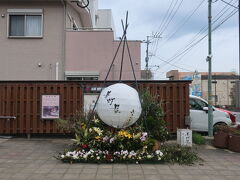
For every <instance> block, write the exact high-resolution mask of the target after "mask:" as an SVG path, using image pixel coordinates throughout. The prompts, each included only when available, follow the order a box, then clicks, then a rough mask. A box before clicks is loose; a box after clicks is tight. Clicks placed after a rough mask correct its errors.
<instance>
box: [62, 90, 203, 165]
mask: <svg viewBox="0 0 240 180" xmlns="http://www.w3.org/2000/svg"><path fill="white" fill-rule="evenodd" d="M142 99H143V103H142V108H143V110H142V111H143V112H142V116H141V118H140V119H139V120H138V122H137V123H135V124H134V125H132V126H131V127H127V128H125V129H115V128H112V127H109V126H108V125H106V124H104V123H103V122H102V121H100V120H99V119H98V118H95V117H94V118H90V117H87V118H86V117H85V116H84V114H83V113H77V114H76V115H75V116H74V117H72V118H70V119H68V120H58V121H57V123H58V126H59V128H60V129H61V130H63V131H65V132H67V133H74V134H75V139H73V144H72V145H71V147H69V148H68V149H66V150H65V151H64V152H63V153H60V154H59V155H58V156H57V159H59V160H62V161H63V162H69V163H76V162H87V163H162V162H170V163H174V162H177V163H179V164H192V163H194V162H195V161H197V160H198V159H199V158H198V157H197V155H196V153H194V152H192V151H191V148H187V147H186V148H184V147H180V146H178V145H176V146H167V145H163V143H164V142H165V141H166V140H167V139H168V136H169V134H168V131H167V127H166V122H165V121H164V119H163V116H164V113H163V111H162V108H161V106H160V104H158V103H157V102H156V101H154V99H153V98H151V96H150V94H149V93H144V94H143V96H142ZM86 119H90V121H86ZM162 145H163V146H162Z"/></svg>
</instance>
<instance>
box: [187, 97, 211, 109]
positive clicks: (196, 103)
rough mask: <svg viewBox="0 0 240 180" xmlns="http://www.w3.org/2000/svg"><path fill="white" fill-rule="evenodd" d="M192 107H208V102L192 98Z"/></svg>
mask: <svg viewBox="0 0 240 180" xmlns="http://www.w3.org/2000/svg"><path fill="white" fill-rule="evenodd" d="M189 104H190V108H191V109H193V110H203V107H208V105H207V103H205V102H203V101H201V100H198V99H190V102H189Z"/></svg>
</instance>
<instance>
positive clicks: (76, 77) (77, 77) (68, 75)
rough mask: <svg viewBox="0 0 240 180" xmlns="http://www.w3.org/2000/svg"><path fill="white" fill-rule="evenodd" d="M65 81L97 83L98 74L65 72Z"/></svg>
mask: <svg viewBox="0 0 240 180" xmlns="http://www.w3.org/2000/svg"><path fill="white" fill-rule="evenodd" d="M65 79H66V80H69V81H82V80H85V81H88V80H95V81H97V80H98V79H99V72H83V71H66V72H65Z"/></svg>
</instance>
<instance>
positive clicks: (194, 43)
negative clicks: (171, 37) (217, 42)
mask: <svg viewBox="0 0 240 180" xmlns="http://www.w3.org/2000/svg"><path fill="white" fill-rule="evenodd" d="M224 8H225V7H224ZM224 8H223V9H224ZM228 10H229V9H227V10H226V11H225V12H223V13H222V14H221V15H220V17H218V18H217V19H216V20H214V22H213V23H212V24H214V23H216V22H217V20H219V19H220V18H221V17H222V16H223V15H224V14H225V13H226V12H227V11H228ZM233 11H234V10H233ZM221 12H222V11H220V12H219V13H218V15H219V14H220V13H221ZM230 14H231V13H230ZM205 31H207V27H203V28H202V29H201V30H200V31H199V32H198V33H197V34H196V35H195V36H194V37H193V38H192V40H190V42H189V43H188V44H187V45H185V46H184V48H181V49H180V50H178V51H177V52H176V53H175V55H173V56H172V57H171V58H169V60H168V61H169V62H171V61H173V60H174V59H176V58H178V57H179V56H181V55H182V54H184V53H185V52H186V51H188V50H189V49H191V48H192V47H193V46H195V45H196V44H198V43H199V42H200V41H202V40H203V39H204V38H205V37H206V36H207V35H205V36H203V37H202V38H200V39H199V40H198V41H196V40H197V39H198V38H199V36H200V35H201V34H202V33H203V32H205Z"/></svg>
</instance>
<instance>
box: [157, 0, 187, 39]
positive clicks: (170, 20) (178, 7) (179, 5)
mask: <svg viewBox="0 0 240 180" xmlns="http://www.w3.org/2000/svg"><path fill="white" fill-rule="evenodd" d="M182 3H183V0H181V2H180V3H179V4H178V6H177V8H176V10H175V12H174V13H173V15H172V17H171V18H170V19H169V21H168V23H167V24H166V26H165V27H164V29H162V31H161V33H160V35H162V34H163V33H164V31H165V30H166V29H167V28H168V25H169V24H170V23H171V22H172V20H173V18H174V17H175V15H176V14H177V12H178V10H179V9H180V7H181V5H182Z"/></svg>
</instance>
